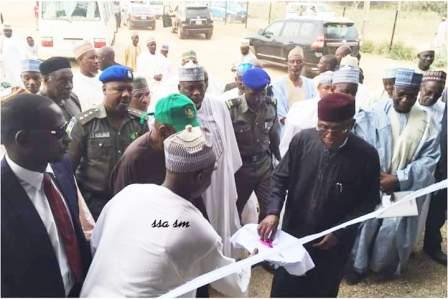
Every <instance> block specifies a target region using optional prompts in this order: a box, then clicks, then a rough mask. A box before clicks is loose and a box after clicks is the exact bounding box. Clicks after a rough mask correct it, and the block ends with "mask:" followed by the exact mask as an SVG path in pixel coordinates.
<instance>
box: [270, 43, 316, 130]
mask: <svg viewBox="0 0 448 299" xmlns="http://www.w3.org/2000/svg"><path fill="white" fill-rule="evenodd" d="M304 65H305V64H304V61H303V49H302V48H300V47H295V48H294V49H292V50H291V51H290V52H289V53H288V75H286V76H284V77H283V78H281V79H280V80H278V81H277V82H275V83H273V84H272V91H273V92H274V96H275V98H276V99H277V113H278V119H279V121H280V124H281V126H280V127H281V128H283V126H284V124H285V120H286V115H287V114H288V111H289V108H290V107H291V106H292V105H293V104H294V103H296V102H300V101H303V100H308V99H312V98H314V97H315V96H316V95H317V92H316V88H315V86H314V83H313V80H312V79H308V78H306V77H304V76H301V73H302V69H303V66H304Z"/></svg>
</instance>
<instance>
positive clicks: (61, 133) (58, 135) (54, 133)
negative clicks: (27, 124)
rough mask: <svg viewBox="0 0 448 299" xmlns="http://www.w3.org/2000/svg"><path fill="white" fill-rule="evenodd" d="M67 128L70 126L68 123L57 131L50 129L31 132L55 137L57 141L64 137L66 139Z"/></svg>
mask: <svg viewBox="0 0 448 299" xmlns="http://www.w3.org/2000/svg"><path fill="white" fill-rule="evenodd" d="M67 126H68V122H65V123H64V124H63V125H62V126H60V127H58V128H56V129H50V130H44V129H42V130H40V129H39V130H29V131H31V132H41V133H48V134H50V135H52V136H54V137H56V138H57V139H61V138H62V137H64V136H65V135H66V134H67V132H66V130H67Z"/></svg>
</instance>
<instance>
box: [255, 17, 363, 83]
mask: <svg viewBox="0 0 448 299" xmlns="http://www.w3.org/2000/svg"><path fill="white" fill-rule="evenodd" d="M248 39H249V40H250V44H251V46H252V47H253V51H254V53H255V55H256V56H257V58H258V59H260V60H265V61H268V62H271V63H273V64H278V65H286V64H287V61H288V53H289V51H290V50H291V49H293V48H294V47H295V46H300V47H302V48H303V53H304V63H305V66H304V74H305V75H307V76H309V77H313V76H315V75H317V74H318V68H317V63H318V62H319V59H320V57H322V56H323V55H327V54H334V53H335V51H336V49H337V48H338V47H339V46H341V45H344V44H345V45H348V46H350V48H351V49H352V52H353V55H354V56H356V55H357V54H358V52H359V36H358V31H357V30H356V28H355V25H354V23H353V21H350V20H349V19H347V18H333V17H330V18H328V17H296V18H290V19H284V20H279V21H275V22H273V23H272V24H270V25H269V26H267V27H266V28H265V29H261V30H259V31H258V33H257V34H256V35H254V36H250V37H248Z"/></svg>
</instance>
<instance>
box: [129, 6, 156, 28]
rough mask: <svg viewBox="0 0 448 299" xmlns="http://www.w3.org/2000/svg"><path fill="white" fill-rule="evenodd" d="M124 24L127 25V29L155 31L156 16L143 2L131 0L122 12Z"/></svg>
mask: <svg viewBox="0 0 448 299" xmlns="http://www.w3.org/2000/svg"><path fill="white" fill-rule="evenodd" d="M124 24H125V25H128V26H129V29H132V28H134V27H144V28H151V29H152V30H155V29H156V15H155V13H154V11H153V8H152V7H151V5H150V4H149V3H146V2H145V1H143V0H140V1H139V0H131V1H129V3H128V5H127V7H126V9H125V10H124Z"/></svg>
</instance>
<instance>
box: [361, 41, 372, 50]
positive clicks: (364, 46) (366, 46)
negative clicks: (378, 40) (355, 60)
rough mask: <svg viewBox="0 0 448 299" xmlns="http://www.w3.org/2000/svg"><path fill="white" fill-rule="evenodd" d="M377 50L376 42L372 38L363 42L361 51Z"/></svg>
mask: <svg viewBox="0 0 448 299" xmlns="http://www.w3.org/2000/svg"><path fill="white" fill-rule="evenodd" d="M373 51H375V44H374V43H373V41H371V40H365V41H363V42H362V46H361V52H364V53H373Z"/></svg>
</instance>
